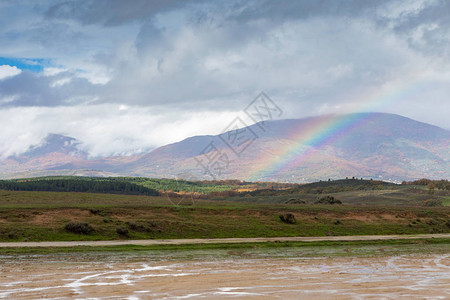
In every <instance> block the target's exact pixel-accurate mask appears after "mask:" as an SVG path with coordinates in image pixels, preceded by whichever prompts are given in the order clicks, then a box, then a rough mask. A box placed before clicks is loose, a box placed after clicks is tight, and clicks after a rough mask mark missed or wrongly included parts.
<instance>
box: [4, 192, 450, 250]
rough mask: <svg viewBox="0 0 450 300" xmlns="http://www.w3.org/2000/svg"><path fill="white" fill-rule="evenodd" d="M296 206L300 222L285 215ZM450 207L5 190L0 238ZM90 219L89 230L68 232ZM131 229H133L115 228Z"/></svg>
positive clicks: (419, 228) (322, 226)
mask: <svg viewBox="0 0 450 300" xmlns="http://www.w3.org/2000/svg"><path fill="white" fill-rule="evenodd" d="M287 212H290V213H292V214H294V215H295V217H296V219H297V223H296V224H285V223H283V222H281V220H280V219H279V215H280V214H282V213H287ZM449 220H450V208H447V207H430V208H424V207H412V206H411V207H409V206H408V207H405V206H390V207H380V206H361V205H359V206H358V205H312V204H307V205H286V204H276V203H263V204H258V203H244V202H228V201H217V200H216V201H209V200H202V201H196V202H195V205H190V206H187V205H186V206H185V205H179V206H174V205H171V203H170V201H169V200H168V199H167V198H165V197H147V196H125V195H107V194H87V193H57V192H16V191H0V241H77V240H116V239H168V238H228V237H278V236H326V235H376V234H379V235H385V234H419V233H420V234H423V233H447V232H450V227H449V225H448V221H449ZM69 222H83V223H88V224H89V225H90V226H92V227H93V228H94V231H93V232H92V233H90V234H87V235H82V234H74V233H70V232H67V231H66V230H65V229H64V227H65V225H66V224H67V223H69ZM118 228H123V229H126V230H128V234H127V235H120V234H118V233H117V229H118Z"/></svg>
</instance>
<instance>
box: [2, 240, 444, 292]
mask: <svg viewBox="0 0 450 300" xmlns="http://www.w3.org/2000/svg"><path fill="white" fill-rule="evenodd" d="M319 252H320V251H319ZM275 253H278V254H279V255H275ZM301 253H305V249H295V248H290V249H270V250H257V251H256V250H208V251H189V252H187V251H180V252H176V251H175V252H170V253H169V254H167V252H163V251H160V252H157V251H153V252H143V253H128V254H126V255H123V254H120V253H112V254H105V253H87V254H60V255H55V254H52V255H31V256H29V255H28V256H27V255H14V256H2V257H0V298H10V299H17V298H20V299H40V298H46V299H68V298H80V299H81V298H83V299H85V298H94V299H149V298H158V299H188V298H230V297H237V298H248V299H260V298H269V299H270V298H288V299H293V298H297V299H298V298H308V299H311V298H312V299H314V298H317V299H322V298H332V299H349V298H353V299H380V298H381V299H402V298H404V299H410V298H427V299H448V298H450V254H446V253H442V252H441V253H428V254H426V253H420V254H411V253H410V254H393V255H392V254H391V255H375V256H373V255H372V256H369V257H367V256H366V257H364V256H351V254H350V256H331V255H327V256H321V255H317V256H303V255H302V254H301Z"/></svg>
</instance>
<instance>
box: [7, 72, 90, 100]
mask: <svg viewBox="0 0 450 300" xmlns="http://www.w3.org/2000/svg"><path fill="white" fill-rule="evenodd" d="M95 94H96V91H95V86H94V85H92V84H91V83H90V82H89V81H88V80H87V79H85V78H78V77H76V76H75V74H74V73H72V72H61V73H59V74H57V75H55V76H42V75H38V74H36V73H33V72H31V71H23V72H22V73H20V74H19V75H16V76H13V77H9V78H6V79H3V80H0V95H1V97H2V98H6V99H13V100H10V101H7V102H3V103H2V102H1V101H0V107H1V106H3V107H11V106H60V105H79V104H83V103H86V102H88V101H90V100H92V99H93V98H94V97H95Z"/></svg>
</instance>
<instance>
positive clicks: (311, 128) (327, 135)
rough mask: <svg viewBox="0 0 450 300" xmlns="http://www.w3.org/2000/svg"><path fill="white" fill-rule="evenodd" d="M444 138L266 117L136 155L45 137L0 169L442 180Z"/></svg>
mask: <svg viewBox="0 0 450 300" xmlns="http://www.w3.org/2000/svg"><path fill="white" fill-rule="evenodd" d="M449 141H450V131H448V130H445V129H442V128H439V127H436V126H433V125H429V124H425V123H421V122H417V121H414V120H412V119H409V118H405V117H402V116H399V115H393V114H385V113H357V114H347V115H327V116H319V117H310V118H303V119H287V120H273V121H265V122H262V123H257V124H254V125H251V126H248V127H244V128H241V129H239V130H231V131H228V132H225V133H222V134H220V135H214V136H212V135H210V136H194V137H190V138H187V139H185V140H183V141H180V142H177V143H173V144H170V145H165V146H162V147H159V148H157V149H155V150H153V151H151V152H149V153H145V154H142V155H136V156H131V157H108V158H104V159H100V160H90V159H88V155H87V154H86V153H84V152H82V151H80V150H78V145H79V142H78V141H76V140H74V139H71V138H68V137H63V136H56V135H51V136H49V137H48V138H47V139H46V141H45V142H44V143H42V144H41V145H39V146H38V147H34V148H32V149H30V150H29V151H28V152H27V153H24V154H23V155H21V156H19V157H15V158H9V159H7V160H6V161H2V162H0V174H1V176H2V177H17V176H21V177H23V176H24V175H26V174H30V175H36V174H38V175H47V174H51V175H54V174H78V175H80V174H81V175H102V176H111V175H126V176H146V177H168V178H171V177H176V176H177V175H178V174H180V173H187V174H191V175H192V177H193V178H198V179H214V178H216V179H230V178H233V179H242V180H253V181H258V180H260V181H286V182H311V181H318V180H326V179H328V178H333V179H336V178H344V177H353V176H355V177H364V178H376V179H383V180H390V181H402V180H412V179H418V178H423V177H427V178H434V179H441V178H450V162H449V161H450V151H449V149H450V145H449ZM11 162H15V165H14V167H11V166H12V165H11ZM208 162H209V163H208ZM202 164H203V165H204V166H205V168H204V167H202Z"/></svg>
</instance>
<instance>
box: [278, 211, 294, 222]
mask: <svg viewBox="0 0 450 300" xmlns="http://www.w3.org/2000/svg"><path fill="white" fill-rule="evenodd" d="M279 217H280V220H281V221H282V222H284V223H287V224H295V223H296V222H297V220H295V216H294V215H293V214H291V213H287V214H284V215H280V216H279Z"/></svg>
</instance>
